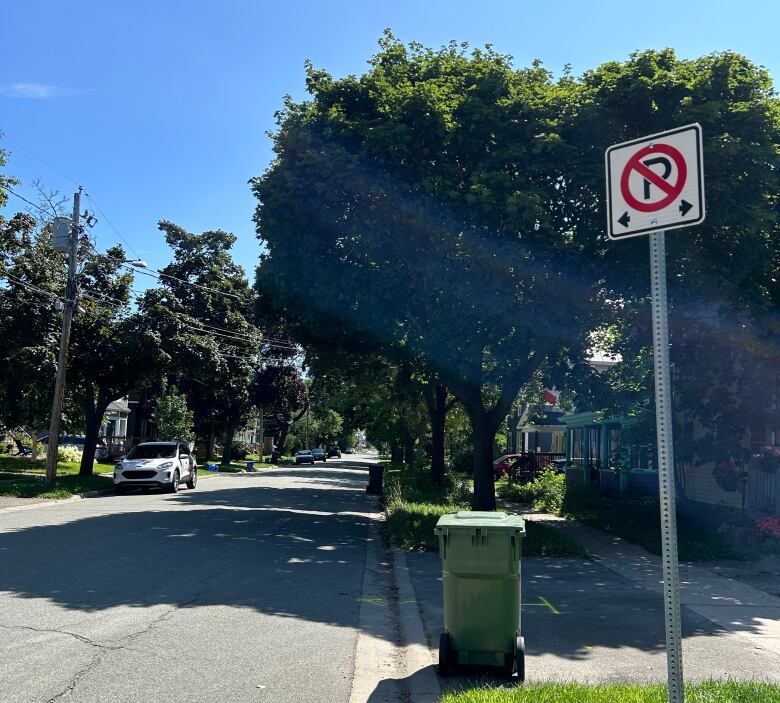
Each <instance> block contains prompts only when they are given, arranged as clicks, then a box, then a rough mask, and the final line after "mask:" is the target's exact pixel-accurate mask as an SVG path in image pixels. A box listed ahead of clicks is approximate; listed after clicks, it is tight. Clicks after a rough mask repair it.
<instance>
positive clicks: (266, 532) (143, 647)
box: [0, 460, 374, 703]
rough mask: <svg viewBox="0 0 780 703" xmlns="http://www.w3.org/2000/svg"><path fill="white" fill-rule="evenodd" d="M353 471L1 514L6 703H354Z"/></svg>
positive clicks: (363, 522) (359, 573)
mask: <svg viewBox="0 0 780 703" xmlns="http://www.w3.org/2000/svg"><path fill="white" fill-rule="evenodd" d="M365 483H366V472H365V470H364V466H363V465H361V463H360V462H359V461H358V460H344V461H341V462H328V464H326V465H318V466H317V467H316V468H314V467H297V468H294V467H291V468H285V469H278V470H267V471H262V472H258V473H254V474H240V475H234V476H220V477H218V478H210V479H208V480H204V481H201V482H200V485H199V486H198V488H197V489H196V490H194V491H188V490H184V491H182V492H181V493H179V494H177V495H164V494H159V493H149V494H130V495H127V496H121V497H119V496H109V497H100V498H92V499H86V500H81V501H67V502H62V503H57V504H53V505H45V506H40V507H38V506H36V507H33V508H30V509H27V510H23V511H14V510H10V511H8V510H7V511H2V512H0V630H1V631H2V633H1V634H0V699H2V701H3V703H17V702H25V703H27V702H38V701H60V700H62V701H101V702H104V701H145V702H146V701H149V702H153V701H187V702H188V703H192V702H197V701H204V702H205V701H209V702H213V701H231V703H234V702H235V703H238V702H241V701H273V702H274V703H276V702H277V701H295V702H298V703H300V702H303V701H312V702H315V701H316V702H321V701H329V702H331V701H332V702H334V703H337V702H340V701H344V702H345V703H346V701H348V700H349V694H350V686H351V682H352V676H353V666H354V656H355V645H356V640H357V628H358V617H359V612H360V601H361V588H362V581H363V571H364V563H365V559H366V551H367V550H366V546H367V544H368V540H369V539H370V537H369V535H370V534H371V532H369V529H368V522H369V513H370V511H371V509H372V506H373V504H374V503H373V499H371V498H369V497H367V496H366V494H365V492H364V487H365Z"/></svg>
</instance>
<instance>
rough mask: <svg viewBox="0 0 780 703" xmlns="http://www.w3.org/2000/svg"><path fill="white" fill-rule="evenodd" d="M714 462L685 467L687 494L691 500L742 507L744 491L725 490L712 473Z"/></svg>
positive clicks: (728, 506) (729, 506)
mask: <svg viewBox="0 0 780 703" xmlns="http://www.w3.org/2000/svg"><path fill="white" fill-rule="evenodd" d="M713 468H714V464H703V465H702V466H690V467H687V468H686V469H685V494H686V495H687V496H688V498H689V499H690V500H695V501H698V502H699V503H707V504H709V505H720V506H723V507H727V508H741V507H742V491H724V490H723V489H722V488H721V487H720V486H719V485H718V482H717V481H716V480H715V477H714V476H713V475H712V469H713Z"/></svg>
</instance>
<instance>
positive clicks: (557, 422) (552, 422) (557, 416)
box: [517, 408, 563, 430]
mask: <svg viewBox="0 0 780 703" xmlns="http://www.w3.org/2000/svg"><path fill="white" fill-rule="evenodd" d="M528 414H529V413H528V410H525V411H524V412H523V414H522V415H521V416H520V419H519V420H518V421H517V429H518V430H523V429H529V428H541V427H544V428H546V429H549V430H553V429H563V426H562V425H561V418H562V417H563V411H562V410H561V409H560V408H540V409H537V410H536V411H535V412H534V419H533V420H532V421H530V422H529V419H528Z"/></svg>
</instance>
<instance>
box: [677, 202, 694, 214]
mask: <svg viewBox="0 0 780 703" xmlns="http://www.w3.org/2000/svg"><path fill="white" fill-rule="evenodd" d="M692 207H693V205H691V204H690V203H689V202H688V201H687V200H681V201H680V212H681V213H682V215H683V217H685V216H686V215H687V214H688V210H690V209H691V208H692Z"/></svg>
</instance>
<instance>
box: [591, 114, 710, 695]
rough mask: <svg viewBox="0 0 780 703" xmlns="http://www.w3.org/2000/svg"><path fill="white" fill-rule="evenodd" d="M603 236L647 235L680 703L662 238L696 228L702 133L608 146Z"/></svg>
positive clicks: (669, 620)
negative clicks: (676, 230)
mask: <svg viewBox="0 0 780 703" xmlns="http://www.w3.org/2000/svg"><path fill="white" fill-rule="evenodd" d="M605 161H606V172H607V173H606V175H607V235H608V236H609V238H610V239H615V240H617V239H625V238H628V237H636V236H640V235H643V234H649V236H650V290H651V294H652V314H653V369H654V372H655V420H656V440H657V443H658V451H657V460H658V496H659V499H660V503H661V560H662V566H663V579H664V613H665V625H666V663H667V673H668V681H669V701H670V703H683V701H684V698H685V691H684V689H683V671H682V669H683V667H682V633H681V629H682V628H681V626H680V579H679V568H678V560H677V515H676V501H675V482H674V450H673V436H672V392H671V379H670V373H669V324H668V319H667V309H668V307H667V302H666V240H665V237H666V232H665V230H667V229H677V228H680V227H689V226H691V225H695V224H698V223H699V222H701V221H702V220H704V217H705V209H704V168H703V165H702V139H701V127H700V126H699V125H698V124H692V125H687V126H686V127H680V128H678V129H673V130H669V131H667V132H662V133H660V134H652V135H649V136H647V137H642V138H641V139H634V140H632V141H630V142H624V143H622V144H615V145H614V146H611V147H609V149H607V152H606V155H605Z"/></svg>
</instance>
